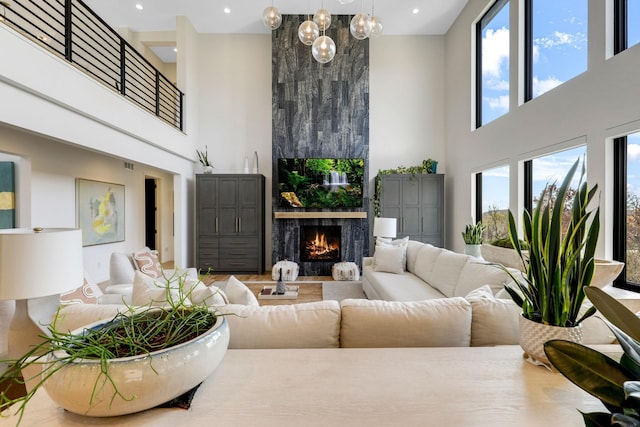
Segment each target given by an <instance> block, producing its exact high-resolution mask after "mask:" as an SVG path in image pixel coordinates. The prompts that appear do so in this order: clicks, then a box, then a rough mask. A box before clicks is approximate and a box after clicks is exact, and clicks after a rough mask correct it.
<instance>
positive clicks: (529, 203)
mask: <svg viewBox="0 0 640 427" xmlns="http://www.w3.org/2000/svg"><path fill="white" fill-rule="evenodd" d="M586 152H587V147H586V146H580V147H576V148H571V149H569V150H564V151H559V152H557V153H553V154H549V155H547V156H542V157H537V158H535V159H533V160H530V161H528V162H526V163H525V186H528V188H527V189H525V192H524V193H525V195H526V197H525V209H527V210H528V211H529V212H532V210H533V207H534V206H535V205H536V203H537V202H538V199H539V198H540V193H542V190H543V189H544V188H545V186H546V185H547V184H552V185H553V184H556V185H558V186H559V185H560V183H561V182H562V180H563V179H564V177H565V175H566V174H567V172H569V169H571V166H573V164H574V163H575V161H576V160H577V159H578V158H584V159H585V160H586V156H585V154H586ZM579 178H580V174H579V173H576V175H575V176H574V182H573V183H572V185H571V188H574V189H575V188H577V182H578V179H579ZM570 200H571V199H570V197H569V201H568V203H569V204H570V203H571V201H570Z"/></svg>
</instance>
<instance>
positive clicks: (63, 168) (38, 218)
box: [0, 126, 174, 281]
mask: <svg viewBox="0 0 640 427" xmlns="http://www.w3.org/2000/svg"><path fill="white" fill-rule="evenodd" d="M0 157H2V158H6V159H8V160H12V161H17V162H18V165H17V166H18V171H17V174H18V175H20V176H24V175H27V176H29V177H30V182H29V185H25V186H20V187H18V188H16V204H17V205H18V206H19V207H24V206H29V209H30V215H28V216H24V215H20V217H19V219H18V221H17V226H19V227H28V228H30V227H45V228H46V227H76V181H75V180H76V178H84V179H91V180H96V181H104V182H112V183H116V184H122V185H124V186H125V206H124V209H125V241H124V242H117V243H111V244H105V245H95V246H86V247H85V248H84V250H83V256H84V267H85V270H86V271H87V273H88V274H89V275H90V277H91V278H92V279H94V280H96V281H103V280H107V279H108V278H109V257H110V255H111V252H115V251H125V252H126V251H132V250H134V249H137V248H142V247H143V246H144V244H145V236H144V223H145V221H144V207H145V201H144V179H145V177H146V176H148V177H154V178H157V179H158V182H159V188H158V203H159V205H158V206H159V212H160V218H159V234H160V236H161V243H162V246H161V248H159V249H160V253H161V257H162V259H163V261H167V260H173V254H174V245H173V220H172V216H173V205H172V201H173V194H172V193H173V176H172V175H171V174H169V173H166V172H163V171H161V170H159V169H156V168H153V167H149V166H146V165H144V164H140V163H134V170H133V171H131V170H128V169H125V168H124V162H123V161H122V160H120V159H115V158H113V157H109V156H104V155H101V154H98V153H94V152H91V151H88V150H84V149H78V148H76V147H73V146H71V145H68V144H63V143H60V142H56V141H53V140H51V139H48V138H43V137H40V136H37V135H34V134H30V133H26V132H23V131H21V130H18V129H14V128H9V127H2V126H0ZM26 169H30V170H28V171H27V170H26ZM24 210H25V209H22V211H23V212H24Z"/></svg>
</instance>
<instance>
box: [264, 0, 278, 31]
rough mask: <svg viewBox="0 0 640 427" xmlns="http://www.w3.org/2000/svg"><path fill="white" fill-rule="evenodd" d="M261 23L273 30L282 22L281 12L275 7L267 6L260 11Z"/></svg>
mask: <svg viewBox="0 0 640 427" xmlns="http://www.w3.org/2000/svg"><path fill="white" fill-rule="evenodd" d="M262 23H263V24H264V25H265V27H267V28H269V29H270V30H275V29H277V28H278V27H279V26H280V24H282V14H281V13H280V11H279V10H278V9H277V8H275V7H273V6H269V7H267V8H265V9H264V11H263V12H262Z"/></svg>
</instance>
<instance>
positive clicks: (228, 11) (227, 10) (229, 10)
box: [223, 7, 231, 14]
mask: <svg viewBox="0 0 640 427" xmlns="http://www.w3.org/2000/svg"><path fill="white" fill-rule="evenodd" d="M223 10H224V13H227V14H229V13H231V9H229V8H228V7H225V8H224V9H223Z"/></svg>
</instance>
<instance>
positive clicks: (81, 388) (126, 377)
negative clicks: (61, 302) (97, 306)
mask: <svg viewBox="0 0 640 427" xmlns="http://www.w3.org/2000/svg"><path fill="white" fill-rule="evenodd" d="M104 323H108V322H105V321H100V322H96V323H95V324H92V325H91V326H93V327H95V326H99V325H102V324H104ZM88 327H90V326H85V327H83V328H81V329H79V330H76V331H74V332H73V333H74V334H82V331H83V330H85V329H87V328H88ZM228 345H229V325H228V323H227V321H226V320H225V318H224V317H223V316H218V318H217V320H216V323H215V324H214V325H213V327H212V328H211V329H209V330H208V331H207V332H205V333H204V334H203V335H200V336H199V337H197V338H194V339H193V340H191V341H187V342H185V343H182V344H179V345H177V346H174V347H171V348H168V349H164V350H159V351H155V352H152V353H150V354H148V355H139V356H131V357H123V358H118V359H111V360H109V361H108V362H107V364H108V372H109V376H110V377H111V378H112V380H113V384H112V383H111V382H110V381H108V380H107V379H106V377H105V376H104V375H101V366H100V363H101V362H100V360H99V359H84V360H79V361H75V362H72V363H70V364H68V365H66V366H64V367H62V368H61V369H60V370H58V371H57V372H55V373H54V374H53V375H52V376H51V377H50V378H48V379H47V380H46V381H45V383H44V387H45V389H46V391H47V393H48V394H49V396H50V397H51V399H52V400H53V401H54V402H56V403H57V404H58V405H60V406H62V407H63V408H64V409H66V410H68V411H70V412H74V413H76V414H80V415H89V416H94V417H110V416H116V415H124V414H131V413H134V412H139V411H143V410H145V409H149V408H153V407H155V406H158V405H160V404H162V403H165V402H168V401H170V400H171V399H174V398H176V397H178V396H180V395H181V394H183V393H185V392H187V391H189V390H190V389H192V388H193V387H195V386H197V385H198V384H200V383H201V382H202V381H203V380H204V379H206V378H207V377H208V376H209V375H211V374H212V373H213V371H214V370H215V369H216V368H217V366H218V365H219V364H220V362H221V361H222V358H223V357H224V354H225V352H226V351H227V347H228ZM64 354H65V352H55V353H54V354H52V355H50V356H49V361H50V362H51V363H59V362H56V359H58V358H60V357H61V356H63V355H64ZM96 381H97V383H96ZM114 384H115V387H117V390H118V392H120V393H121V394H122V396H120V395H115V396H114V393H115V389H114Z"/></svg>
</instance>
